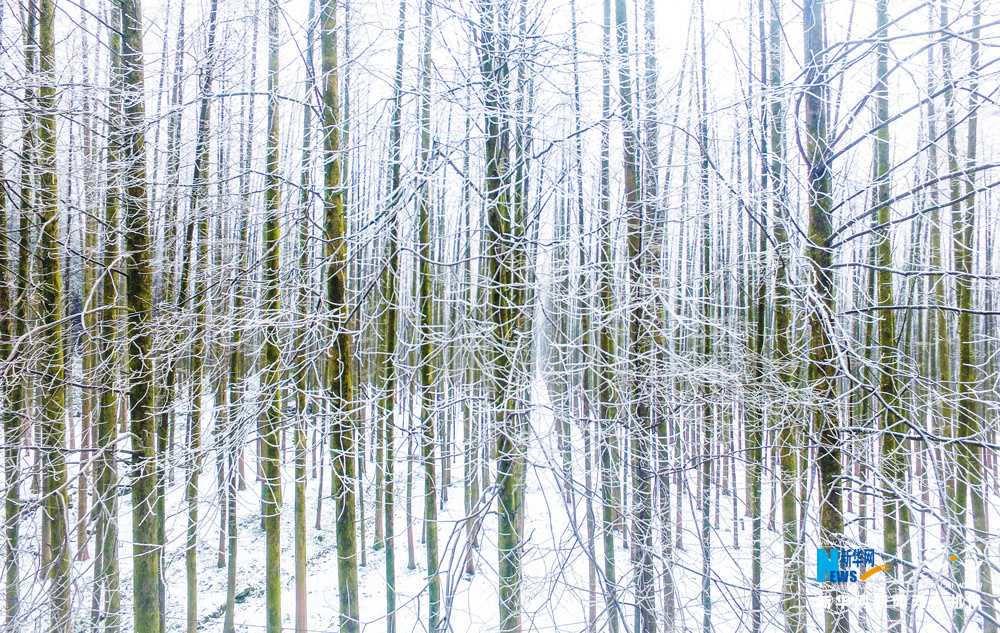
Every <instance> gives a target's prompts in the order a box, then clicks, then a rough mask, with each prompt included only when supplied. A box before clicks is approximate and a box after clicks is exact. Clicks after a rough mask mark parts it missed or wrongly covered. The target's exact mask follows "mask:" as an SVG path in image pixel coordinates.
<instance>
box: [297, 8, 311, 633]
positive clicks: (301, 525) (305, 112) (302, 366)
mask: <svg viewBox="0 0 1000 633" xmlns="http://www.w3.org/2000/svg"><path fill="white" fill-rule="evenodd" d="M315 23H316V0H310V1H309V17H308V23H307V24H306V50H305V66H306V94H305V99H304V104H303V106H302V165H301V168H300V170H301V177H300V182H299V186H300V194H299V207H300V211H299V212H300V214H301V215H300V217H299V262H298V264H299V275H300V279H299V292H298V306H297V308H298V318H299V319H300V321H301V322H302V325H300V326H299V328H298V331H297V332H296V341H295V362H294V371H295V395H296V402H295V409H296V411H295V413H296V416H295V631H296V633H306V631H307V630H308V629H309V614H308V604H307V599H308V595H307V591H306V563H307V558H306V452H307V448H306V438H307V429H308V418H307V416H308V411H307V407H308V406H309V398H308V389H309V370H310V363H309V354H308V353H309V340H310V339H309V328H308V327H307V326H306V325H305V318H306V316H307V315H308V314H309V295H310V281H311V279H310V277H311V275H310V272H309V266H310V261H311V255H312V240H311V239H310V238H311V233H312V225H311V222H312V218H311V213H310V210H311V208H312V192H311V191H310V188H311V187H312V106H313V104H314V103H315V101H316V99H315V93H316V73H315V69H314V67H313V56H314V55H313V54H314V48H315V39H316V37H315V32H316V28H315Z"/></svg>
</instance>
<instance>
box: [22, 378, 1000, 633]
mask: <svg viewBox="0 0 1000 633" xmlns="http://www.w3.org/2000/svg"><path fill="white" fill-rule="evenodd" d="M534 399H535V404H536V406H535V409H534V413H533V415H532V422H531V423H532V433H533V436H532V439H531V441H530V445H531V449H530V453H529V462H530V466H529V469H528V475H527V488H526V508H527V510H526V512H527V516H526V519H525V526H524V529H525V535H526V537H527V542H526V545H525V550H524V563H523V578H524V580H523V597H524V618H523V623H524V630H525V631H526V632H528V631H585V630H586V618H587V604H588V603H587V600H588V588H587V578H588V567H587V565H588V558H587V554H586V549H585V534H586V532H585V528H584V517H585V513H586V510H585V505H584V503H585V501H584V499H583V497H582V495H577V497H576V507H575V508H569V507H567V506H566V504H565V503H564V501H563V498H562V493H561V492H560V485H559V481H558V467H557V466H556V465H557V464H558V463H559V460H557V459H556V457H557V453H556V451H557V448H556V440H555V432H554V430H553V415H552V412H551V411H552V410H551V407H550V406H549V402H548V395H547V392H546V389H545V388H544V386H543V385H542V384H541V382H540V381H539V382H538V383H536V385H535V387H534ZM459 431H460V429H459ZM574 433H578V430H574ZM401 435H403V434H402V433H399V434H397V440H398V441H399V442H400V444H399V445H398V446H397V457H398V458H399V461H398V462H397V466H396V482H397V483H396V514H395V527H396V531H397V533H396V574H397V592H398V596H397V606H398V614H397V630H398V631H400V632H401V633H403V632H411V631H413V632H416V631H425V630H426V618H427V595H426V586H427V578H426V554H425V550H424V547H423V545H422V544H421V542H420V515H421V513H422V507H423V502H422V498H421V497H420V496H419V491H421V490H422V488H423V481H422V477H421V470H420V464H419V462H415V463H414V465H413V466H414V480H413V489H414V493H415V496H414V500H413V511H414V515H415V517H414V518H415V521H414V535H415V548H416V551H415V560H416V568H415V569H413V570H408V569H407V568H406V562H407V549H406V543H407V539H406V518H405V476H406V461H405V450H406V448H405V437H400V436H401ZM459 435H460V433H459ZM459 442H460V443H461V439H459ZM574 448H575V452H576V463H575V464H574V472H575V474H576V479H577V480H578V488H580V487H582V481H583V458H582V455H581V453H582V440H581V439H580V437H578V436H576V435H575V436H574ZM252 464H253V460H252V453H250V452H249V451H248V462H247V474H248V486H247V489H246V490H244V491H241V492H240V493H239V495H238V511H237V517H238V525H239V553H238V559H239V564H238V582H237V595H238V596H240V597H239V600H238V604H237V608H236V618H235V620H236V628H237V630H238V631H240V632H242V633H256V632H260V631H263V630H264V626H263V624H264V621H265V618H264V615H265V611H264V576H265V564H264V533H263V530H262V528H261V525H260V521H259V513H260V505H259V504H260V501H259V485H258V484H256V483H255V482H254V481H253V478H252ZM203 472H204V474H203V476H202V478H201V486H200V488H201V503H200V505H199V521H200V530H199V542H198V568H199V570H198V573H199V577H198V586H199V592H198V608H199V616H200V617H199V619H200V629H201V630H202V631H205V632H206V633H215V632H218V631H221V629H222V624H223V606H224V604H225V595H226V570H225V568H224V567H218V565H217V562H218V545H219V521H220V516H219V503H218V492H217V491H218V487H217V484H216V482H215V461H214V455H211V454H210V455H209V456H208V457H206V459H205V468H204V471H203ZM452 472H453V478H452V481H453V484H452V486H451V489H450V494H449V501H448V502H447V504H446V505H445V507H444V509H443V510H442V511H441V512H440V514H439V529H438V533H439V539H440V543H441V544H440V552H441V574H442V586H443V588H444V590H443V593H444V595H445V596H446V600H448V601H450V606H446V615H447V624H448V627H449V630H451V631H456V632H465V631H484V632H487V631H496V630H497V629H498V620H499V609H498V590H497V587H498V576H497V571H496V568H497V548H496V532H497V517H496V513H495V508H496V504H495V501H493V503H492V504H491V505H490V511H489V514H487V515H486V519H485V523H484V529H483V533H482V536H483V538H482V543H481V547H480V548H479V549H478V550H476V551H475V559H476V573H475V574H474V575H468V574H466V573H465V572H464V554H463V552H464V546H465V531H464V526H465V521H464V518H465V512H464V508H463V504H464V502H463V490H462V481H461V474H462V462H461V457H457V458H456V459H455V460H454V463H453V466H452ZM284 474H285V477H284V481H285V482H288V483H286V484H285V486H284V504H283V506H282V524H281V530H282V532H281V539H282V569H281V573H282V587H283V594H282V611H283V622H284V624H285V625H286V627H287V630H292V629H293V627H294V619H293V618H294V594H293V592H294V577H293V572H294V558H293V556H294V553H293V516H292V506H293V504H292V500H293V495H294V490H293V487H292V484H291V481H292V473H291V465H290V464H289V465H288V467H286V469H285V473H284ZM593 475H594V482H595V484H594V485H595V486H596V485H597V484H596V472H595V473H593ZM324 476H326V477H329V467H327V468H326V470H325V473H324ZM173 477H174V478H173V480H172V482H171V484H170V488H169V496H168V503H167V508H168V512H170V513H171V514H170V516H169V518H168V523H167V538H168V543H169V544H168V547H167V553H166V559H165V569H166V580H167V622H166V626H167V631H168V632H180V631H184V630H185V613H186V605H185V595H186V576H185V566H184V549H183V547H184V535H185V533H186V525H187V523H186V522H187V516H186V513H185V508H186V506H185V504H183V490H182V488H183V486H182V482H183V470H182V469H180V468H178V469H176V470H175V471H174V475H173ZM737 481H738V482H739V487H738V490H739V494H740V495H742V486H743V484H742V482H743V472H742V470H741V469H740V470H738V473H737ZM123 482H124V479H123ZM373 482H374V466H373V465H372V464H371V463H369V464H368V465H367V468H366V472H365V483H364V486H365V500H366V509H365V521H366V524H365V536H366V547H367V551H366V557H367V560H366V563H367V564H366V565H365V566H363V567H360V568H359V583H360V596H361V605H360V613H361V620H362V630H363V631H366V632H369V633H374V632H378V631H382V630H384V627H385V620H384V613H385V553H384V551H373V550H372V539H373V536H374V531H375V530H374V485H373ZM688 484H689V486H690V487H691V488H692V490H693V489H694V487H695V486H696V479H695V476H694V473H691V475H690V478H689V481H688ZM316 485H317V480H316V479H310V480H309V483H308V499H309V503H308V512H307V515H308V519H307V523H308V526H309V527H308V532H307V539H308V546H307V547H308V558H309V562H308V590H309V594H308V609H309V629H310V630H311V631H314V632H317V633H319V632H326V631H336V630H338V612H337V604H338V597H337V576H336V574H337V558H336V548H335V543H336V538H335V532H334V525H333V522H332V516H333V512H332V509H333V504H332V500H331V499H329V498H328V497H327V498H326V499H324V501H323V522H322V527H321V528H320V529H316V528H315V525H314V523H315V517H316ZM324 488H325V490H326V491H328V490H329V483H328V482H326V484H325V485H324ZM770 490H771V486H770V485H769V484H768V483H765V485H764V500H763V508H764V512H765V516H764V521H763V522H764V529H763V530H762V555H761V560H762V565H763V573H762V590H763V616H762V617H763V623H764V630H766V631H781V630H783V624H784V618H783V616H782V612H781V607H780V590H781V582H782V579H781V573H782V567H783V562H782V547H781V538H780V534H779V533H778V532H776V531H774V530H770V529H768V516H767V512H768V509H769V508H770ZM327 494H328V492H327ZM811 494H812V495H813V496H814V495H815V493H814V492H812V493H811ZM129 500H130V497H129V496H128V494H123V495H122V496H121V497H120V498H119V501H120V504H121V507H120V515H121V520H120V536H121V539H120V544H121V549H120V553H121V577H122V604H123V608H124V609H125V611H126V614H128V613H129V609H130V604H131V596H132V583H131V567H132V565H131V559H130V555H131V549H132V548H131V543H130V540H129V539H130V536H131V523H130V503H129ZM738 502H739V507H738V510H737V514H738V515H739V517H738V518H739V520H738V523H737V527H738V530H739V533H738V535H737V536H738V539H739V547H738V548H737V547H734V546H733V532H732V529H733V505H734V504H733V500H732V498H731V497H730V496H729V495H723V496H722V498H721V500H720V509H721V514H720V518H719V528H718V529H717V530H716V529H713V531H712V534H711V547H710V552H711V560H712V567H711V570H712V602H713V605H712V623H713V628H714V630H715V631H720V632H725V633H728V632H733V633H736V632H737V631H741V630H744V631H746V630H749V628H748V627H749V614H748V611H749V604H750V593H749V586H750V582H751V578H750V556H751V552H750V540H751V531H750V530H751V526H750V520H749V517H744V516H743V514H744V510H745V507H744V506H743V500H742V498H740V499H738ZM688 503H689V504H690V505H689V506H688V507H686V508H684V511H683V515H684V523H683V534H682V540H683V543H684V547H683V548H682V549H679V550H675V557H676V560H675V568H674V578H675V583H676V586H677V591H678V596H677V605H678V611H677V626H678V630H682V631H695V630H701V627H702V620H703V614H704V610H703V607H702V597H701V593H700V592H701V584H702V576H701V569H702V548H701V546H700V545H699V533H700V529H701V523H700V519H699V518H698V515H699V513H698V511H697V509H696V507H695V506H694V505H693V501H691V497H690V496H688ZM713 503H714V501H713ZM855 509H856V508H855ZM71 512H72V513H75V510H71ZM870 512H871V510H869V513H870ZM595 513H596V515H597V524H598V528H597V530H598V531H597V534H596V535H595V540H596V548H597V549H596V558H597V560H598V562H599V568H600V566H601V565H603V557H604V555H603V551H602V547H601V543H602V539H601V534H600V507H599V505H598V504H597V503H596V500H595ZM571 514H572V515H574V516H575V517H576V522H575V526H576V527H575V528H574V522H572V521H570V519H569V517H570V516H571ZM38 518H39V515H38V511H37V510H36V511H35V512H33V513H31V514H30V515H28V516H27V517H26V519H25V522H24V524H23V526H22V530H21V533H22V535H23V537H22V552H24V559H23V560H24V562H23V563H22V565H23V567H22V579H23V582H22V584H23V586H24V590H23V595H22V603H23V604H25V605H35V607H34V609H30V608H26V611H25V615H26V616H27V618H26V621H27V623H28V626H27V627H26V628H25V629H24V630H25V631H29V630H34V631H38V632H39V633H41V631H42V630H43V629H44V626H45V622H46V621H47V618H46V617H44V614H43V611H44V607H43V606H42V605H44V588H43V584H42V583H41V582H40V581H39V580H38V578H37V568H38V554H37V552H38V540H37V538H38V537H37V535H38V530H37V529H36V527H37V521H38ZM847 518H848V525H849V526H851V528H850V530H851V533H852V534H854V535H856V534H857V530H856V525H857V521H856V518H857V517H856V516H855V515H848V517H847ZM807 523H808V524H809V526H810V527H809V530H808V531H807V534H806V545H805V548H806V549H805V575H806V581H807V591H808V593H809V595H810V602H811V605H810V610H809V613H810V615H809V618H810V622H811V624H810V626H809V628H810V630H814V629H816V630H819V628H821V627H820V622H821V620H822V617H823V615H822V614H823V611H822V608H823V607H822V605H823V603H822V600H823V598H822V596H821V592H820V591H819V588H818V585H817V583H816V582H814V581H815V573H816V572H815V570H816V556H815V551H816V550H815V548H816V535H815V533H814V531H813V530H812V526H814V525H815V516H811V517H810V519H809V521H807ZM778 527H780V509H779V511H778ZM655 529H656V530H657V531H658V528H655ZM915 538H917V540H916V541H915V550H914V551H915V558H917V559H918V560H919V556H918V555H917V554H916V552H917V551H918V548H919V545H920V540H919V538H918V537H916V536H915ZM868 539H869V540H868V547H874V548H875V549H876V551H878V550H879V547H878V544H879V543H881V535H880V534H879V533H878V532H877V531H875V530H874V529H869V536H868ZM993 540H994V541H995V540H996V539H995V538H994V539H993ZM615 543H616V548H615V560H616V562H617V569H618V575H619V578H618V584H617V586H618V592H619V596H618V599H619V603H620V604H621V605H623V610H624V612H623V614H622V618H621V624H622V625H623V626H622V630H631V629H632V625H633V619H632V618H633V609H632V598H631V597H630V595H631V594H630V585H631V580H632V577H631V575H630V574H629V573H628V570H629V558H630V553H629V551H628V550H627V549H626V547H625V546H626V545H627V544H626V543H624V542H623V537H622V535H621V534H616V537H615ZM992 549H995V545H994V544H991V551H992ZM969 553H971V549H970V550H969V552H967V553H963V554H969ZM947 556H948V552H947V551H946V549H945V548H944V547H943V546H942V545H941V544H940V539H939V529H938V527H937V524H934V525H931V524H928V527H927V530H926V533H925V547H924V548H923V559H924V563H923V564H922V565H921V566H920V567H918V568H917V572H918V574H919V580H918V583H917V585H916V587H915V589H914V590H913V592H912V595H913V599H912V603H911V604H910V605H909V606H908V608H907V609H904V610H908V611H909V612H910V613H911V617H912V618H913V621H912V627H913V628H912V629H911V630H914V631H937V630H942V631H943V630H946V629H947V628H948V623H949V619H950V615H949V613H950V612H949V611H948V610H947V609H946V604H948V603H946V600H949V598H947V595H948V591H947V582H946V579H947V577H948V576H947V574H948V566H949V563H948V561H947ZM91 567H92V561H91V562H84V561H76V562H74V571H73V573H74V613H75V616H76V619H77V623H76V626H77V628H78V630H84V627H85V626H86V621H87V618H88V617H89V611H90V594H89V583H90V578H91V574H92V569H91ZM655 567H656V573H657V589H656V592H657V601H658V606H657V609H658V613H660V611H659V609H660V604H661V603H660V602H659V600H660V596H661V594H660V591H661V589H660V582H659V581H660V578H661V574H662V571H663V567H662V561H661V559H659V558H657V559H656V562H655ZM967 573H968V577H969V578H970V586H973V585H977V584H978V583H976V580H975V579H976V575H977V574H976V572H975V569H974V568H973V567H972V565H971V564H970V565H969V567H968V572H967ZM886 578H887V575H886V574H878V575H876V576H875V577H873V578H872V579H870V580H868V581H866V582H864V583H858V584H853V583H852V584H851V585H849V589H850V591H851V592H852V595H853V596H854V598H855V599H856V600H857V602H856V603H854V604H853V605H852V606H851V613H852V626H855V627H858V628H857V629H856V630H871V631H881V630H885V628H886V627H885V606H886V601H887V598H886V591H885V588H886V582H885V581H886ZM862 586H863V592H864V593H863V594H860V595H859V594H858V593H857V592H858V590H859V588H862ZM603 595H604V594H603V577H602V576H600V575H599V576H598V594H597V603H598V614H599V622H598V626H597V628H598V630H605V629H606V623H607V612H606V611H605V608H604V598H603ZM969 597H970V599H972V600H973V601H974V600H975V599H974V597H973V596H971V595H970V596H969ZM973 604H974V602H973ZM971 619H972V623H971V624H970V627H969V628H968V629H967V630H972V631H975V630H979V629H980V628H981V618H977V617H972V618H971ZM123 624H124V627H123V631H124V632H127V631H129V630H130V626H131V618H130V616H128V615H126V617H125V619H124V622H123Z"/></svg>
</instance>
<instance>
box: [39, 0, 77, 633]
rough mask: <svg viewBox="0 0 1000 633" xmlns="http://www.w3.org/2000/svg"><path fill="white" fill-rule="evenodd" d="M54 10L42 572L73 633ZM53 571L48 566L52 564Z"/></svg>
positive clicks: (42, 52) (43, 253) (45, 261)
mask: <svg viewBox="0 0 1000 633" xmlns="http://www.w3.org/2000/svg"><path fill="white" fill-rule="evenodd" d="M55 63H56V59H55V4H54V2H53V1H52V0H40V2H39V5H38V71H39V89H38V154H37V157H36V162H37V166H38V180H39V182H38V185H39V186H38V194H37V198H36V202H35V207H36V208H37V209H38V223H39V236H38V258H39V269H38V275H37V277H36V279H37V282H36V283H37V288H38V311H39V316H40V317H41V326H42V328H43V332H42V337H43V338H42V345H41V347H40V354H41V364H40V370H41V381H40V384H39V387H40V389H41V394H40V395H41V398H42V402H43V403H44V404H43V408H42V413H41V424H42V426H41V440H42V441H41V444H42V446H43V447H44V449H45V450H44V451H43V453H42V471H43V478H42V495H43V496H42V498H43V502H42V511H43V514H42V522H43V534H45V525H47V526H48V543H47V547H48V551H46V543H45V541H44V539H43V543H42V562H43V570H42V571H43V573H44V574H45V577H46V579H47V580H48V581H49V583H51V584H50V589H49V595H50V600H51V603H52V605H51V606H52V611H51V623H50V625H49V630H50V631H52V632H53V633H59V632H63V631H65V632H68V631H70V629H71V626H72V622H71V620H70V613H71V611H70V577H69V566H70V551H69V549H70V544H69V533H68V525H67V524H68V519H69V517H68V513H69V498H68V496H69V493H68V490H67V480H66V453H65V449H66V367H65V357H64V350H63V343H64V341H63V329H62V317H63V297H62V281H61V275H60V263H61V261H62V260H61V243H60V238H59V189H58V185H57V184H56V98H55V95H56V78H55ZM46 564H47V566H44V565H46Z"/></svg>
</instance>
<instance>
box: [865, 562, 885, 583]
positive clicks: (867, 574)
mask: <svg viewBox="0 0 1000 633" xmlns="http://www.w3.org/2000/svg"><path fill="white" fill-rule="evenodd" d="M890 567H892V563H886V564H885V565H879V566H878V567H872V568H871V569H869V570H868V571H866V572H865V573H863V574H861V580H868V579H869V578H871V577H872V576H874V575H875V574H877V573H879V572H880V571H888V569H889V568H890Z"/></svg>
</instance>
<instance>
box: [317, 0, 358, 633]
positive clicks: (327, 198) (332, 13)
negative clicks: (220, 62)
mask: <svg viewBox="0 0 1000 633" xmlns="http://www.w3.org/2000/svg"><path fill="white" fill-rule="evenodd" d="M336 9H337V7H336V2H335V0H323V3H322V16H321V18H320V25H321V26H320V41H321V45H322V49H323V77H324V81H323V149H324V192H325V193H324V213H325V215H324V221H323V230H324V238H325V240H326V245H325V253H324V255H325V258H326V260H327V262H328V264H327V270H326V283H327V294H326V307H327V311H328V312H329V313H330V316H331V318H332V325H333V328H334V330H333V341H331V343H332V344H331V346H330V352H329V357H328V358H327V361H326V387H327V390H328V392H329V393H330V397H331V399H332V402H333V413H334V419H333V431H332V437H331V444H332V447H333V459H334V461H333V486H332V489H331V493H332V494H333V496H334V498H335V499H336V514H337V522H336V524H337V561H338V563H337V570H338V574H337V576H338V586H339V590H340V629H341V631H342V632H343V633H355V632H356V631H358V630H359V628H360V621H359V612H358V561H357V545H356V535H355V529H356V522H355V518H354V517H355V512H356V508H357V502H356V499H355V493H354V477H355V458H354V438H355V429H354V421H353V416H352V415H351V410H350V409H351V407H352V406H353V393H352V389H353V385H352V384H351V335H350V333H349V332H348V331H347V310H348V305H347V243H346V239H345V235H346V222H345V217H344V199H343V190H342V185H341V160H340V155H339V152H340V91H339V85H338V77H337V75H338V71H337V68H338V66H337V41H336V24H337V14H336Z"/></svg>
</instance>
